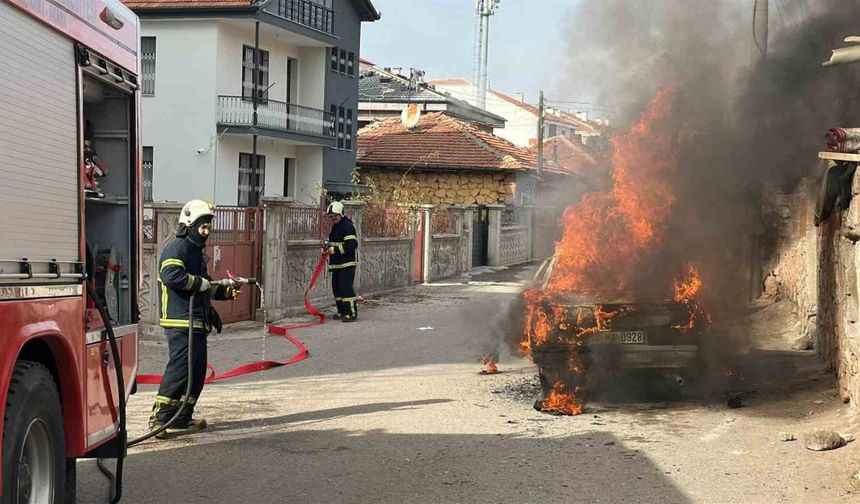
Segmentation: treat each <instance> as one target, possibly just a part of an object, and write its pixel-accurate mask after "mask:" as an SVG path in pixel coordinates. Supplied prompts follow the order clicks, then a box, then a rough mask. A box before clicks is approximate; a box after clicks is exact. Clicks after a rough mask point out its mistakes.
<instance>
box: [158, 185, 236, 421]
mask: <svg viewBox="0 0 860 504" xmlns="http://www.w3.org/2000/svg"><path fill="white" fill-rule="evenodd" d="M214 210H215V206H214V205H212V204H211V203H207V202H205V201H202V200H191V201H189V202H188V203H186V204H185V206H184V207H182V212H181V214H180V216H179V226H178V228H177V230H176V239H174V240H173V241H171V242H170V243H168V244H167V246H166V247H165V248H164V252H163V253H162V254H161V261H160V263H159V271H160V274H159V278H158V283H159V284H160V287H161V318H160V320H159V325H161V327H163V328H164V334H165V336H166V337H167V348H168V351H169V360H168V361H167V366H166V368H165V370H164V377H163V378H162V380H161V386H160V387H159V388H158V395H156V397H155V404H154V405H153V407H152V416H151V417H150V419H149V422H150V424H149V427H150V429H151V430H155V429H159V428H161V426H163V425H164V424H165V423H167V422H168V421H169V420H170V419H171V418H173V415H174V414H176V411H177V410H178V409H179V408H180V407H181V405H182V403H183V401H184V400H185V393H186V389H187V386H188V382H187V380H188V378H189V376H188V331H189V322H190V321H189V318H188V308H189V302H190V300H191V295H192V293H193V294H194V316H193V322H192V323H193V336H192V337H193V338H194V349H193V352H194V353H193V355H192V361H193V372H192V376H191V377H190V378H191V394H190V397H189V398H188V404H187V405H186V407H185V409H184V410H183V412H182V416H181V417H179V418H177V419H176V422H174V423H173V424H172V425H171V427H170V428H169V429H167V430H166V431H164V432H163V433H162V434H159V436H158V437H160V438H165V437H168V436H169V435H171V434H176V433H181V432H193V431H199V430H202V429H205V428H206V421H205V420H203V419H200V418H198V419H195V418H193V416H192V414H193V413H194V406H195V404H196V403H197V399H198V398H199V397H200V393H201V392H202V391H203V381H204V379H205V377H206V362H207V361H206V337H207V336H208V335H209V333H210V332H211V331H212V329H215V330H216V331H218V332H219V333H220V332H221V318H220V317H219V316H218V312H216V311H215V309H214V308H213V307H212V300H224V301H226V300H235V299H237V298H238V297H239V286H235V285H232V284H230V283H229V282H221V283H216V282H213V281H212V279H211V277H210V276H209V273H208V272H207V269H206V263H207V262H208V260H209V258H208V257H206V256H205V255H204V253H203V250H204V247H205V246H206V239H207V238H209V233H210V231H211V229H212V218H213V217H214V216H215V212H214Z"/></svg>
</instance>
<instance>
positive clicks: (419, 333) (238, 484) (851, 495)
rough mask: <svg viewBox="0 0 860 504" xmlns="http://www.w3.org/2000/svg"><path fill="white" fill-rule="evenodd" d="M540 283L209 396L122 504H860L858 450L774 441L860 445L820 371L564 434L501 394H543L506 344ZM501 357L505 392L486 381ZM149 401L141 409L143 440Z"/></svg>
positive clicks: (375, 332) (436, 302) (151, 349)
mask: <svg viewBox="0 0 860 504" xmlns="http://www.w3.org/2000/svg"><path fill="white" fill-rule="evenodd" d="M527 276H528V272H527V271H525V270H517V271H507V272H501V273H495V274H490V275H484V276H481V277H477V278H475V279H474V281H473V282H472V283H471V284H469V285H462V284H456V283H451V284H436V285H426V286H418V287H416V288H414V289H409V290H406V291H401V292H399V293H396V294H393V295H389V296H386V297H384V298H379V299H374V300H372V301H370V302H368V303H366V304H364V305H362V306H361V310H362V312H361V320H360V321H359V322H358V323H356V324H342V323H339V322H334V323H329V324H327V325H325V326H322V327H316V328H311V329H306V330H302V331H300V332H297V333H296V336H298V337H299V338H300V339H302V340H303V341H304V342H305V343H306V344H307V346H308V347H309V349H310V351H311V357H310V358H309V359H308V360H306V361H303V362H301V363H299V364H296V365H293V366H289V367H287V368H280V369H277V370H272V371H267V372H265V373H262V374H257V375H253V376H249V377H245V378H240V379H237V380H233V381H226V382H222V383H218V384H213V385H209V386H207V388H206V390H205V391H204V394H203V397H202V398H201V400H200V404H199V406H198V416H201V417H204V418H206V419H207V420H208V421H209V422H210V423H211V428H210V429H209V430H207V431H206V432H204V433H202V434H198V435H195V436H189V437H184V438H179V439H175V440H170V441H158V442H151V443H147V444H145V445H142V446H140V447H135V448H133V449H132V450H131V451H130V454H129V457H128V459H127V461H126V476H125V490H124V494H125V498H124V499H123V502H129V503H159V504H163V503H168V502H176V503H198V502H199V503H211V504H216V503H240V502H246V503H283V502H289V503H371V502H372V503H392V504H394V503H398V504H402V503H470V504H476V503H541V504H546V503H592V502H595V503H596V502H603V503H622V502H625V503H626V502H631V503H632V502H643V503H693V502H707V503H733V502H737V503H758V502H762V503H771V502H803V503H817V502H821V503H830V502H860V490H858V488H860V481H857V480H855V479H853V475H854V474H855V473H856V472H857V470H858V469H860V462H858V461H860V457H858V455H860V452H858V448H857V443H850V444H849V445H848V446H846V447H843V448H840V449H838V450H835V451H831V452H821V453H818V452H811V451H808V450H806V449H805V448H803V446H802V444H801V442H799V441H795V442H781V441H779V440H778V433H779V432H780V431H790V432H793V433H796V434H797V436H798V437H801V436H802V434H804V433H805V432H807V431H808V430H811V429H812V428H815V427H832V428H835V429H836V430H838V431H840V432H846V433H853V432H855V430H856V424H854V423H852V420H853V419H854V418H855V417H856V415H855V413H853V412H852V411H851V410H850V409H849V408H848V407H847V406H844V405H842V404H841V403H840V402H839V401H838V399H837V398H836V395H835V390H834V389H833V382H832V378H831V377H830V375H829V374H827V373H825V372H824V371H823V370H822V369H821V367H820V365H819V364H818V361H817V359H816V358H815V356H814V355H810V354H806V353H793V354H792V353H784V352H783V353H755V352H754V353H752V354H750V355H749V356H748V358H747V360H748V361H751V362H753V363H754V364H753V365H751V366H750V374H749V383H747V384H746V385H747V388H748V394H747V397H746V406H745V407H744V408H741V409H728V408H726V406H725V404H724V403H723V402H722V401H720V400H716V399H715V400H704V399H693V400H689V401H687V402H677V403H654V402H635V401H632V400H627V401H625V402H615V403H596V404H592V405H591V406H590V409H589V410H588V411H587V413H586V414H583V415H580V416H577V417H554V416H550V415H545V414H542V413H539V412H537V411H535V410H534V409H532V408H531V404H530V401H531V399H532V398H531V397H530V396H528V394H525V396H526V397H521V398H518V397H516V394H514V395H511V394H508V393H500V389H503V388H505V387H506V386H507V388H508V389H515V390H520V389H523V390H528V387H527V386H526V385H524V384H527V383H528V382H530V381H533V376H534V374H535V371H534V368H533V366H532V365H531V364H530V363H529V362H527V361H524V360H522V359H519V358H517V357H513V356H511V355H510V354H509V353H508V352H507V351H506V348H507V347H506V345H504V344H501V343H500V339H501V338H502V336H503V335H504V333H505V332H506V329H507V321H508V311H509V306H510V305H511V303H512V302H513V301H514V300H515V299H516V298H517V291H518V289H519V285H518V282H519V281H520V280H522V279H524V278H526V277H527ZM428 327H432V329H425V330H419V328H428ZM264 339H265V341H264ZM141 351H142V353H143V358H142V372H160V371H161V369H160V368H161V367H162V366H163V363H164V360H163V359H164V354H165V348H164V346H163V345H162V344H160V343H159V342H157V341H146V342H144V344H143V345H142V347H141ZM209 351H210V356H211V358H212V361H213V363H214V364H215V366H216V368H218V369H219V371H223V370H226V369H227V368H229V367H232V366H234V365H237V364H240V363H242V362H245V361H249V360H255V359H259V358H261V357H263V356H264V354H265V357H266V358H285V357H287V356H288V355H289V354H290V353H291V349H290V347H289V346H288V345H286V344H285V343H284V342H283V340H280V339H278V338H273V337H270V338H263V337H262V332H261V330H260V328H259V327H256V326H253V325H244V326H238V327H232V328H230V329H229V330H228V331H226V332H225V334H223V335H219V336H217V337H213V338H212V339H211V341H210V349H209ZM490 351H500V352H501V354H502V361H501V365H500V368H501V370H502V371H504V372H503V373H502V374H499V375H494V376H481V375H479V374H478V371H479V370H480V369H481V366H480V357H481V356H482V355H483V354H485V353H487V352H490ZM758 360H761V361H762V363H763V362H764V361H767V362H768V363H769V365H760V364H761V363H760V362H759V361H758ZM754 370H757V371H758V372H753V371H754ZM153 395H154V391H153V390H152V388H151V387H147V388H143V387H142V388H141V390H140V391H139V392H138V394H137V395H136V396H134V397H133V398H132V400H131V403H130V405H129V417H130V419H131V422H130V429H131V431H132V434H133V435H137V434H140V433H142V432H144V430H145V425H146V419H147V417H148V412H149V409H150V407H151V401H152V396H153ZM78 472H79V481H78V485H79V502H85V503H97V502H105V501H106V499H107V483H106V480H104V479H103V478H102V477H101V475H100V474H99V473H98V471H97V470H96V468H95V464H94V462H93V461H81V462H80V463H79V466H78Z"/></svg>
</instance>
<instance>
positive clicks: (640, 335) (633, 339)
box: [588, 331, 645, 345]
mask: <svg viewBox="0 0 860 504" xmlns="http://www.w3.org/2000/svg"><path fill="white" fill-rule="evenodd" d="M588 342H589V343H591V344H600V343H615V344H619V343H620V344H623V345H642V344H644V343H645V331H613V332H604V333H597V334H593V335H592V336H591V337H590V338H588Z"/></svg>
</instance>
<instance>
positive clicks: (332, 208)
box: [325, 201, 343, 215]
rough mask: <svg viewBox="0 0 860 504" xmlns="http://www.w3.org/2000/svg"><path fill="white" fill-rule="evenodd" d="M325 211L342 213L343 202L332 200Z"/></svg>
mask: <svg viewBox="0 0 860 504" xmlns="http://www.w3.org/2000/svg"><path fill="white" fill-rule="evenodd" d="M325 213H327V214H338V215H343V203H341V202H340V201H332V203H331V204H330V205H329V206H328V209H327V210H326V211H325Z"/></svg>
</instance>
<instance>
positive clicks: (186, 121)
mask: <svg viewBox="0 0 860 504" xmlns="http://www.w3.org/2000/svg"><path fill="white" fill-rule="evenodd" d="M125 3H126V4H127V5H129V6H130V7H132V9H134V10H135V12H136V13H137V14H138V15H139V16H140V17H141V21H142V30H141V46H142V50H141V52H142V72H141V74H142V79H141V84H142V94H143V99H142V117H141V123H142V134H143V153H144V154H143V157H144V184H145V192H147V195H146V196H148V199H149V200H150V201H177V202H182V201H185V200H188V199H190V198H195V197H196V198H205V199H209V200H212V201H214V202H215V203H216V204H218V205H239V206H256V205H258V204H259V198H260V197H261V196H285V197H292V198H295V199H296V200H297V201H304V202H307V203H314V202H318V201H319V197H320V194H321V189H322V188H326V189H328V190H330V191H334V192H338V191H345V190H346V188H347V187H348V186H349V185H350V176H351V172H352V169H353V167H354V164H355V149H354V145H355V142H354V141H353V136H354V133H355V130H356V127H355V125H354V122H355V119H356V118H357V112H356V111H357V108H358V84H357V80H358V79H357V73H358V57H359V56H358V48H359V44H360V42H359V41H360V31H361V28H360V24H361V22H362V21H371V20H375V19H378V17H379V14H378V13H377V12H376V11H375V9H374V8H373V6H372V5H371V3H370V1H369V0H296V1H289V2H287V1H281V2H262V3H256V4H253V3H251V1H250V0H248V1H247V3H246V4H245V3H243V2H242V1H235V2H230V3H229V5H230V6H232V7H229V8H225V7H221V6H223V5H228V4H225V3H224V2H219V1H218V0H212V1H205V0H204V1H199V2H194V4H193V7H188V5H189V2H182V1H176V0H156V1H152V0H146V1H138V0H126V2H125ZM237 5H238V7H237ZM257 30H258V32H257ZM255 47H256V48H257V49H258V50H259V52H258V61H257V65H258V72H257V78H256V88H257V90H258V94H257V100H256V106H257V114H256V118H255V117H254V116H255V114H254V106H255V100H254V93H253V89H254V85H255V79H254V54H255ZM255 140H256V148H255V145H254V144H255ZM255 150H256V154H257V157H256V161H257V162H256V165H255V163H254V156H253V153H254V152H255Z"/></svg>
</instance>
